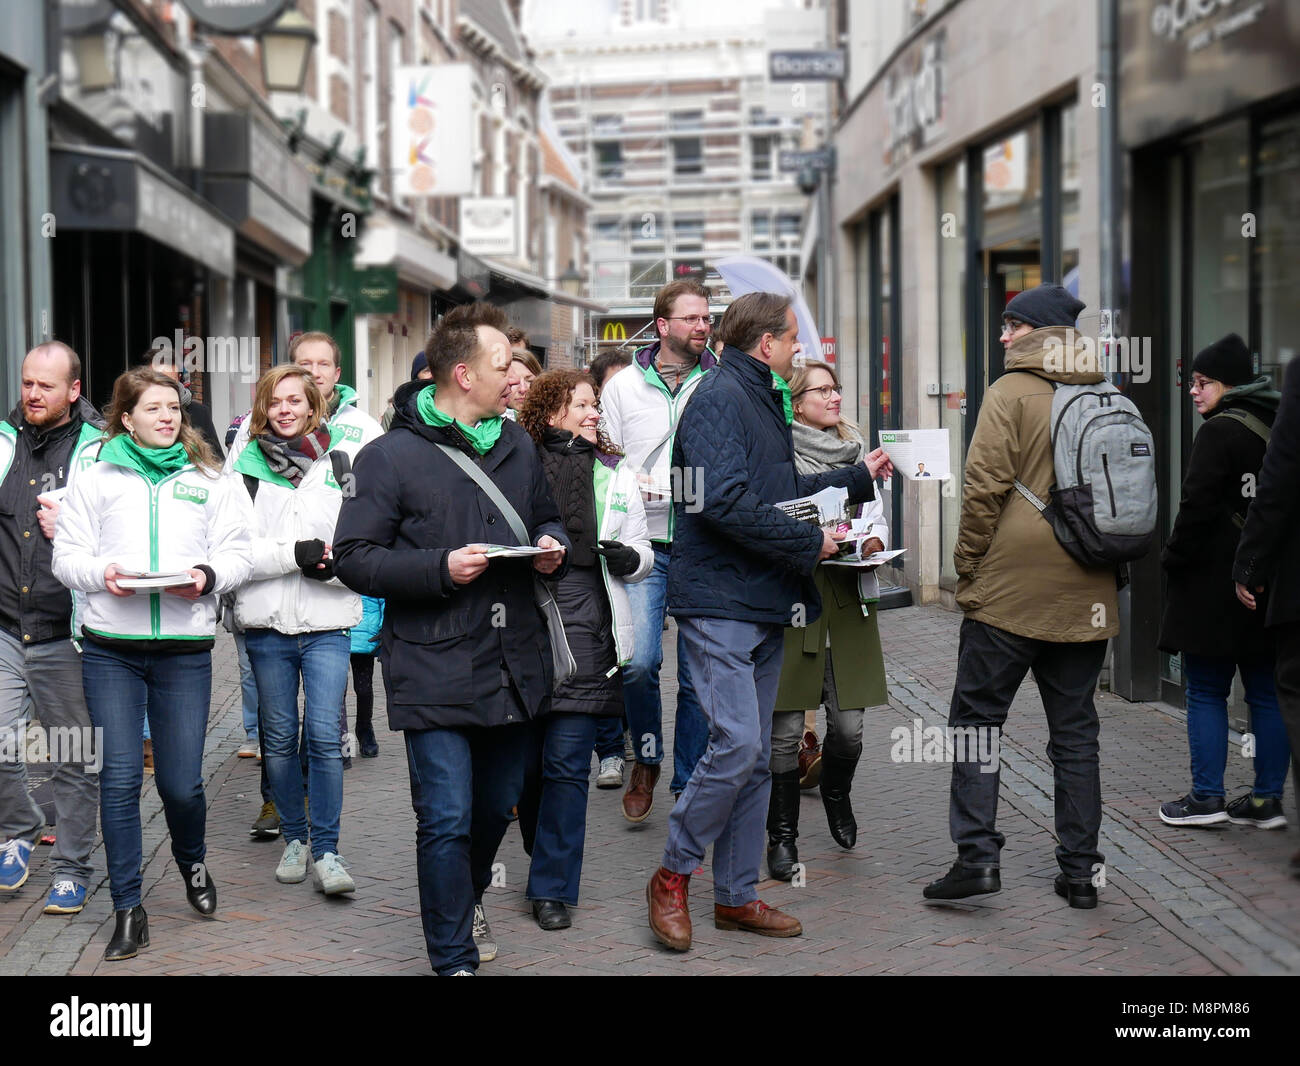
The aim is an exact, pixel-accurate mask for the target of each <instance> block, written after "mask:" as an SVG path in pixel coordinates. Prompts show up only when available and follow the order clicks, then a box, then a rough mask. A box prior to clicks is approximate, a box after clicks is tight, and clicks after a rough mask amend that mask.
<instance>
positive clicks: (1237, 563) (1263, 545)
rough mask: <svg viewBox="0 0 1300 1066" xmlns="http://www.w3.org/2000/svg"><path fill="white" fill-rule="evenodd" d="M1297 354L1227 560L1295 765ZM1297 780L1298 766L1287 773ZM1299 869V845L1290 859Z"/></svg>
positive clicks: (1299, 480)
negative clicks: (1254, 617)
mask: <svg viewBox="0 0 1300 1066" xmlns="http://www.w3.org/2000/svg"><path fill="white" fill-rule="evenodd" d="M1296 485H1300V358H1295V359H1292V360H1291V362H1289V363H1288V364H1287V368H1286V376H1285V378H1284V379H1283V382H1282V400H1281V402H1280V404H1279V405H1278V411H1277V418H1276V419H1275V420H1274V422H1273V432H1272V435H1271V437H1270V438H1269V442H1268V450H1267V451H1266V452H1265V453H1264V465H1263V467H1262V468H1261V469H1260V472H1259V484H1258V485H1257V486H1256V487H1255V498H1254V499H1253V500H1251V502H1250V510H1249V511H1247V513H1246V525H1245V528H1244V529H1242V531H1241V540H1240V542H1239V543H1238V545H1237V556H1236V558H1235V559H1234V560H1233V564H1232V579H1233V581H1234V582H1236V589H1237V598H1238V599H1239V600H1240V601H1241V602H1242V603H1244V604H1245V605H1246V606H1247V607H1248V608H1250V609H1251V610H1252V611H1257V612H1259V613H1261V614H1263V616H1264V625H1265V627H1266V628H1267V629H1268V630H1269V632H1270V633H1272V635H1273V640H1274V654H1275V656H1276V660H1275V664H1274V668H1273V683H1274V685H1275V686H1276V687H1277V699H1278V707H1279V709H1280V710H1281V713H1282V722H1283V724H1284V725H1285V726H1286V731H1287V736H1288V737H1289V739H1290V741H1291V758H1292V760H1293V765H1295V766H1296V768H1297V770H1300V493H1297V492H1296ZM1295 776H1296V778H1297V780H1300V773H1296V774H1295ZM1291 868H1292V869H1293V870H1295V871H1296V872H1300V852H1296V854H1295V855H1294V856H1293V857H1292V859H1291Z"/></svg>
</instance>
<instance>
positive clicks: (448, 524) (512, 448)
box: [334, 381, 568, 729]
mask: <svg viewBox="0 0 1300 1066" xmlns="http://www.w3.org/2000/svg"><path fill="white" fill-rule="evenodd" d="M427 384H428V383H427V382H424V381H417V382H409V383H407V384H406V385H403V386H402V387H401V388H400V389H399V390H398V392H397V395H396V396H395V397H394V406H395V408H396V412H397V413H396V417H395V419H394V421H393V428H392V429H391V430H390V431H389V432H388V433H386V434H384V435H383V436H382V437H380V438H379V439H377V440H375V441H373V442H372V443H370V444H368V445H366V447H364V448H362V449H361V451H360V453H359V454H358V455H357V459H356V462H355V463H354V464H353V467H352V469H353V473H354V474H355V493H354V494H353V495H352V496H350V497H349V496H345V498H344V500H343V507H342V509H341V510H340V512H339V520H338V525H337V527H336V529H335V536H334V556H335V563H334V571H335V573H336V574H337V575H338V576H339V578H340V579H341V580H342V581H343V583H344V584H345V585H347V586H348V587H349V588H351V589H353V590H354V591H356V592H360V593H361V594H362V595H365V596H376V597H379V598H381V599H384V600H385V601H387V602H386V605H385V611H386V613H385V617H384V627H383V630H382V632H381V635H380V648H381V651H380V661H381V662H382V663H383V667H384V683H385V685H386V687H387V692H388V721H389V725H390V727H391V728H392V729H431V728H438V727H445V726H489V725H507V724H514V723H517V722H519V721H521V715H522V716H526V717H528V718H534V717H537V716H538V715H540V714H544V713H546V711H547V709H548V707H549V704H550V696H551V684H552V678H553V676H554V675H553V673H552V666H551V649H550V639H549V637H548V636H547V632H546V623H545V621H544V620H543V618H542V615H541V612H540V611H539V610H538V609H537V605H536V601H535V599H534V592H533V574H534V571H533V567H532V563H531V561H530V560H528V559H497V560H494V561H493V562H491V563H489V564H488V568H487V570H486V571H484V572H483V573H482V574H480V575H479V576H478V577H477V578H475V579H474V580H473V581H471V582H469V583H468V584H466V585H455V584H453V583H452V580H451V575H450V573H449V572H448V569H447V556H448V555H449V554H450V553H451V552H452V551H454V550H455V549H457V548H462V547H464V546H465V545H467V544H476V543H478V544H481V543H496V544H513V543H515V540H514V536H513V534H512V533H511V532H510V526H509V524H508V523H507V522H506V520H505V517H504V516H503V515H502V514H501V512H500V511H499V510H497V508H496V507H494V506H493V505H492V503H491V502H490V501H489V500H488V498H487V496H486V495H484V493H483V491H482V490H481V489H480V488H479V487H478V486H477V485H476V484H475V483H474V481H473V480H472V479H471V478H470V477H469V475H468V474H466V473H464V472H462V471H461V470H460V468H459V467H457V466H456V464H455V463H454V462H453V461H452V460H451V459H450V458H449V457H448V456H447V455H445V454H443V452H442V451H441V450H440V449H438V448H437V447H436V442H444V443H447V444H451V445H452V446H454V447H459V448H460V450H461V451H463V452H464V453H465V454H466V455H468V456H470V458H471V459H474V460H475V461H479V462H480V465H481V466H482V468H483V470H484V472H485V473H486V474H487V475H488V477H489V478H491V479H492V481H493V482H494V483H495V484H496V485H497V487H498V488H499V489H500V490H501V492H502V494H503V495H504V496H505V497H506V499H507V500H509V501H510V503H511V504H512V505H513V506H514V508H515V510H516V511H518V512H519V516H520V518H521V519H523V522H524V525H525V526H526V527H527V529H528V534H529V540H530V542H531V543H533V544H536V543H537V541H538V540H539V539H540V538H541V537H543V536H545V535H547V534H549V535H550V536H552V537H554V538H555V539H556V540H558V541H561V542H562V543H563V544H564V545H565V547H566V548H567V547H568V538H567V537H566V536H565V534H564V529H563V527H562V526H561V524H560V521H559V518H560V515H559V511H558V509H557V508H556V506H555V501H554V500H553V499H552V498H551V490H550V489H549V488H548V487H547V484H546V476H545V474H544V473H543V472H542V463H541V460H540V458H539V457H538V455H537V449H536V448H535V447H534V446H533V442H532V439H531V438H530V437H529V436H528V434H527V433H525V432H524V431H523V430H522V429H521V428H520V427H519V426H517V425H516V424H515V423H514V422H511V421H509V420H506V421H505V422H504V423H503V424H502V427H501V437H500V439H499V440H497V442H496V444H494V445H493V446H492V448H491V449H489V451H488V453H487V454H486V455H484V456H483V457H482V458H481V460H480V458H479V455H478V453H477V452H475V451H474V449H473V448H472V447H471V446H470V444H469V443H468V442H467V441H466V440H465V439H464V437H463V436H462V435H461V433H460V432H459V431H458V430H456V429H455V428H454V427H451V426H448V427H445V428H435V427H433V426H430V425H428V424H427V423H426V422H425V421H424V420H423V419H422V418H420V416H419V414H418V413H417V411H416V407H415V396H416V393H418V392H419V391H420V389H422V388H424V387H425V386H426V385H427ZM565 567H567V562H566V564H565ZM563 573H564V567H562V568H561V570H560V571H558V572H557V576H558V577H562V576H563ZM512 685H513V687H514V688H515V689H517V690H518V693H519V696H520V697H521V698H522V703H523V706H522V708H521V707H520V706H519V703H520V701H519V699H516V698H515V697H514V696H513V694H512V693H511V687H512Z"/></svg>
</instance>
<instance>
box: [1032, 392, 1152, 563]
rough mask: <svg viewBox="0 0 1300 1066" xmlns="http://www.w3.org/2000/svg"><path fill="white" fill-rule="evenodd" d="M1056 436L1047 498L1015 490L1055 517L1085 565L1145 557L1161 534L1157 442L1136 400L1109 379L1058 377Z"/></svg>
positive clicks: (1059, 532) (1064, 541) (1063, 540)
mask: <svg viewBox="0 0 1300 1066" xmlns="http://www.w3.org/2000/svg"><path fill="white" fill-rule="evenodd" d="M1052 388H1053V390H1054V392H1053V394H1052V416H1051V433H1052V438H1051V443H1052V464H1053V466H1054V467H1055V469H1056V484H1055V485H1054V486H1053V487H1052V492H1051V502H1050V503H1044V502H1043V501H1042V500H1040V499H1039V498H1038V497H1037V496H1035V495H1034V494H1033V493H1032V492H1030V491H1029V489H1028V488H1026V487H1025V486H1024V485H1023V484H1021V482H1020V481H1018V480H1017V481H1016V489H1017V491H1019V492H1020V494H1021V495H1022V496H1024V497H1025V498H1026V499H1027V500H1029V502H1030V503H1032V504H1033V505H1034V506H1035V507H1036V508H1037V509H1038V511H1039V513H1040V514H1042V516H1043V517H1044V518H1045V519H1046V520H1047V521H1048V522H1049V523H1050V524H1051V526H1052V531H1053V532H1054V533H1055V534H1056V539H1057V540H1058V541H1059V542H1060V544H1061V547H1062V548H1064V549H1065V550H1066V551H1067V552H1068V553H1069V554H1070V556H1071V557H1072V558H1074V559H1075V560H1076V561H1077V562H1079V563H1080V564H1082V565H1083V566H1088V567H1110V566H1115V565H1116V564H1118V563H1126V562H1129V561H1131V560H1133V559H1140V558H1141V557H1142V556H1143V555H1145V554H1146V553H1147V551H1148V549H1150V547H1151V545H1152V543H1153V542H1154V540H1155V535H1156V520H1157V513H1158V506H1157V504H1158V501H1157V496H1156V457H1155V441H1154V439H1153V438H1152V436H1151V430H1149V429H1148V428H1147V425H1146V423H1145V422H1143V421H1142V416H1141V415H1140V414H1139V413H1138V409H1137V407H1136V406H1135V405H1134V403H1133V401H1132V400H1130V399H1129V398H1128V397H1127V396H1125V395H1124V394H1123V393H1122V392H1120V391H1119V389H1117V388H1115V386H1114V385H1112V384H1111V383H1110V382H1108V381H1101V382H1098V383H1097V384H1095V385H1057V384H1056V383H1055V382H1053V384H1052Z"/></svg>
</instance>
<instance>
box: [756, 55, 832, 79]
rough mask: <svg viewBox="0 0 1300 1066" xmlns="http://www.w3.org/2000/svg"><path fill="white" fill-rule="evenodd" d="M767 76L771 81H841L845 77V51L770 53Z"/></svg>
mask: <svg viewBox="0 0 1300 1066" xmlns="http://www.w3.org/2000/svg"><path fill="white" fill-rule="evenodd" d="M767 62H768V66H767V76H768V78H769V80H771V81H839V80H840V79H841V78H843V77H844V69H845V67H844V49H842V48H830V49H825V48H823V49H813V50H806V49H804V50H799V51H788V52H769V53H768V55H767Z"/></svg>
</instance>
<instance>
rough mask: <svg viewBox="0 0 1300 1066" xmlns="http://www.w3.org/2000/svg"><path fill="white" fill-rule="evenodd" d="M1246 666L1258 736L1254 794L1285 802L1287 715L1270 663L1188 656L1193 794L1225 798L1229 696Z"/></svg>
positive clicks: (1185, 668)
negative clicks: (1284, 716)
mask: <svg viewBox="0 0 1300 1066" xmlns="http://www.w3.org/2000/svg"><path fill="white" fill-rule="evenodd" d="M1238 667H1240V668H1241V681H1242V684H1243V685H1245V687H1246V703H1247V704H1248V705H1249V706H1250V728H1251V730H1252V732H1253V733H1254V734H1255V789H1254V791H1255V795H1257V796H1267V797H1272V798H1274V799H1281V798H1282V786H1283V785H1284V784H1285V783H1286V772H1287V768H1288V766H1289V765H1290V761H1291V746H1290V743H1289V742H1288V740H1287V733H1286V727H1285V726H1284V725H1283V723H1282V713H1281V711H1279V710H1278V705H1277V693H1276V692H1275V691H1274V689H1273V662H1272V660H1271V659H1265V660H1260V661H1256V662H1248V663H1247V662H1243V663H1237V662H1234V661H1233V660H1232V659H1220V658H1217V657H1213V658H1212V657H1210V656H1205V655H1188V654H1187V653H1184V654H1183V672H1184V673H1185V674H1186V675H1187V746H1188V748H1190V749H1191V756H1192V791H1193V792H1195V793H1196V794H1197V795H1198V796H1222V795H1223V794H1224V792H1223V769H1224V767H1225V766H1226V765H1227V762H1228V695H1229V693H1230V692H1231V690H1232V676H1233V674H1235V673H1236V672H1237V668H1238Z"/></svg>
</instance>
